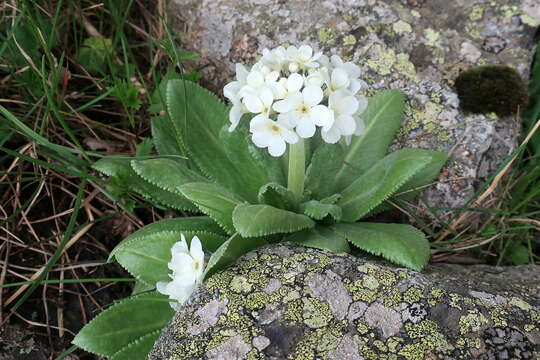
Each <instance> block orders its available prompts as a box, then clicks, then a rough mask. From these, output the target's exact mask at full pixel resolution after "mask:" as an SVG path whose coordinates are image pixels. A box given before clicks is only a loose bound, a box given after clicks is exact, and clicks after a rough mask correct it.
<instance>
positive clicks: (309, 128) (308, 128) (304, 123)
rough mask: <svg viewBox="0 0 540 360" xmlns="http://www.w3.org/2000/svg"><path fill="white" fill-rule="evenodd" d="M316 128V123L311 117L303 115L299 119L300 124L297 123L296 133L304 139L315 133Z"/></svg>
mask: <svg viewBox="0 0 540 360" xmlns="http://www.w3.org/2000/svg"><path fill="white" fill-rule="evenodd" d="M315 130H316V128H315V124H314V123H313V121H311V119H310V118H306V117H303V118H301V119H300V120H299V121H298V125H296V133H297V134H298V135H299V136H300V137H301V138H304V139H307V138H310V137H312V136H313V135H315Z"/></svg>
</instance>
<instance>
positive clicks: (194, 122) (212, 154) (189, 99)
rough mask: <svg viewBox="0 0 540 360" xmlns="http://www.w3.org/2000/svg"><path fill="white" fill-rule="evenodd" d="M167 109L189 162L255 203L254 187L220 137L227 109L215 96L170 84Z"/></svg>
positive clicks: (186, 83) (186, 84) (194, 86)
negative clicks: (230, 157)
mask: <svg viewBox="0 0 540 360" xmlns="http://www.w3.org/2000/svg"><path fill="white" fill-rule="evenodd" d="M167 108H168V109H169V115H170V116H171V119H172V120H173V123H174V126H175V128H176V131H177V133H178V134H179V135H180V137H181V139H182V144H183V145H184V146H185V148H186V150H187V152H188V153H189V155H190V157H191V159H193V160H194V161H195V163H196V164H197V166H198V167H199V168H200V169H201V171H202V172H203V173H204V174H205V175H206V176H208V177H209V178H210V179H212V180H214V181H216V182H217V183H219V184H221V185H222V186H224V187H225V188H227V189H232V190H234V191H235V192H236V193H238V194H240V195H242V196H243V197H244V198H246V199H250V200H253V201H254V200H255V196H256V194H257V190H258V189H259V187H260V186H261V185H263V184H264V182H263V184H259V185H258V186H254V184H253V183H252V182H251V181H250V179H249V178H247V177H246V176H245V175H244V171H245V170H244V169H240V170H239V169H238V168H237V167H236V166H235V163H234V162H233V161H231V159H229V157H228V153H227V150H226V149H225V146H224V143H223V141H222V140H221V139H220V137H219V134H220V131H221V129H222V128H223V126H224V125H225V124H226V123H227V122H228V120H227V119H228V118H229V114H228V109H227V107H226V106H225V104H223V103H222V102H221V101H220V100H219V99H218V98H217V97H216V96H215V95H214V94H212V93H211V92H209V91H208V90H206V89H204V88H202V87H200V86H199V85H197V84H195V83H192V82H190V81H182V80H170V81H169V83H168V87H167Z"/></svg>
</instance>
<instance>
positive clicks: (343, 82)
mask: <svg viewBox="0 0 540 360" xmlns="http://www.w3.org/2000/svg"><path fill="white" fill-rule="evenodd" d="M321 75H322V76H323V77H324V80H325V83H326V87H327V90H328V95H330V94H331V93H333V92H335V91H339V90H345V89H347V88H348V87H349V85H350V83H351V80H350V78H349V76H348V75H347V72H346V71H345V70H344V69H341V68H337V69H333V70H331V71H330V70H328V68H323V69H321Z"/></svg>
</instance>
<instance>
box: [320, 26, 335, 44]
mask: <svg viewBox="0 0 540 360" xmlns="http://www.w3.org/2000/svg"><path fill="white" fill-rule="evenodd" d="M317 34H318V36H319V41H320V42H321V43H323V44H325V45H331V44H333V43H334V42H335V41H336V29H334V28H328V27H322V28H320V29H319V31H318V32H317Z"/></svg>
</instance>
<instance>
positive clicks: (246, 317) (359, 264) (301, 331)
mask: <svg viewBox="0 0 540 360" xmlns="http://www.w3.org/2000/svg"><path fill="white" fill-rule="evenodd" d="M539 357H540V268H538V267H536V266H534V265H530V266H521V267H513V268H502V267H489V266H460V265H445V264H438V265H430V266H428V267H427V269H426V270H425V272H423V273H417V272H413V271H410V270H407V269H403V268H397V267H394V266H392V265H389V264H387V263H385V262H382V261H379V260H373V259H366V258H356V257H353V256H351V255H347V254H343V255H335V254H331V253H329V252H326V251H322V250H315V249H306V248H303V247H300V246H296V245H293V244H288V243H284V244H278V245H270V246H267V247H264V248H260V249H258V250H257V251H254V252H251V253H249V254H247V255H245V256H244V257H242V258H241V259H239V260H238V261H237V262H236V263H235V264H234V265H232V266H231V267H229V268H228V269H227V270H225V271H222V272H219V273H217V274H215V275H213V276H212V277H210V278H209V279H208V281H207V282H206V283H205V284H204V286H203V287H201V289H199V291H198V292H196V293H195V294H194V295H193V296H192V297H191V298H190V300H189V301H188V303H187V304H186V305H185V306H184V307H183V309H182V310H181V311H180V312H178V313H177V314H176V316H175V317H174V319H173V320H172V322H171V323H170V324H169V325H168V326H167V327H166V328H165V330H164V331H163V333H162V334H161V336H160V338H159V339H158V341H157V342H156V344H155V346H154V348H153V350H152V351H151V353H150V355H149V359H150V360H180V359H214V360H217V359H223V360H233V359H276V360H277V359H298V360H306V359H321V360H322V359H329V360H344V359H348V360H361V359H365V360H367V359H373V360H378V359H394V360H400V359H406V360H420V359H448V360H455V359H483V360H491V359H494V360H495V359H531V360H536V359H538V358H539Z"/></svg>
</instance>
